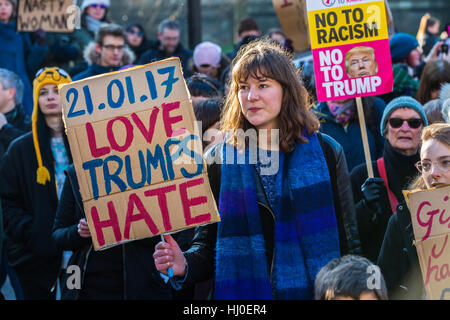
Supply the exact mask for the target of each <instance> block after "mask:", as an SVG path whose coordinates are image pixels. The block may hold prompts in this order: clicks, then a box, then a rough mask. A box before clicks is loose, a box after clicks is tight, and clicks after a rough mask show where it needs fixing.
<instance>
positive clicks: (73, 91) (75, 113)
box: [66, 88, 86, 118]
mask: <svg viewBox="0 0 450 320" xmlns="http://www.w3.org/2000/svg"><path fill="white" fill-rule="evenodd" d="M70 96H73V101H72V104H71V105H70V109H69V112H68V113H67V118H74V117H78V116H82V115H83V114H85V113H86V111H85V110H78V111H74V109H75V105H76V104H77V101H78V90H77V89H75V88H70V89H69V90H68V91H67V93H66V100H67V102H69V103H70Z"/></svg>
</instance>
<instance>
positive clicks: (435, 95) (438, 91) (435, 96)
mask: <svg viewBox="0 0 450 320" xmlns="http://www.w3.org/2000/svg"><path fill="white" fill-rule="evenodd" d="M440 95H441V88H439V89H435V90H431V92H430V100H434V99H439V96H440Z"/></svg>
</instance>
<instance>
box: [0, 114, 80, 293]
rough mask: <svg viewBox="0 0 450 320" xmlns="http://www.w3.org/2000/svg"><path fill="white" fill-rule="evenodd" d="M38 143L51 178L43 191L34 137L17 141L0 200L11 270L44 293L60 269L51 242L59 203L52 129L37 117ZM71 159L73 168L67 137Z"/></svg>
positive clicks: (1, 178)
mask: <svg viewBox="0 0 450 320" xmlns="http://www.w3.org/2000/svg"><path fill="white" fill-rule="evenodd" d="M37 132H38V141H39V146H40V150H41V155H42V161H43V165H44V166H45V167H46V168H47V169H48V171H49V173H50V181H48V182H47V183H46V184H45V185H42V184H39V183H37V181H36V180H37V174H36V172H37V168H38V163H37V159H36V152H35V148H34V144H33V134H32V132H29V133H26V134H24V135H22V136H20V137H19V138H17V139H15V140H14V141H13V142H12V143H11V145H10V146H9V148H8V150H7V152H6V154H5V155H4V158H3V161H2V165H1V169H0V196H1V197H2V209H3V216H4V227H5V232H6V235H7V237H8V241H7V250H8V261H9V264H10V265H11V266H12V267H13V268H17V269H20V270H22V271H24V272H30V274H31V273H33V274H35V277H36V279H39V281H40V283H41V285H42V286H43V287H47V288H51V287H52V286H53V284H54V283H55V281H56V279H57V275H58V272H59V270H60V266H61V251H59V250H58V249H57V248H56V244H55V242H54V240H53V238H52V227H53V220H54V218H55V213H56V207H57V205H58V197H57V190H56V181H55V167H54V162H55V161H54V159H53V152H52V150H51V147H50V140H51V136H50V129H49V128H48V127H47V124H46V123H45V120H44V118H43V115H42V113H41V112H40V111H39V112H38V120H37ZM63 137H64V144H65V147H66V153H67V157H68V158H69V162H70V163H71V162H72V159H71V154H70V149H69V144H68V142H67V137H66V136H65V135H63Z"/></svg>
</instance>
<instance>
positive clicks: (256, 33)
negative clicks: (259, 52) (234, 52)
mask: <svg viewBox="0 0 450 320" xmlns="http://www.w3.org/2000/svg"><path fill="white" fill-rule="evenodd" d="M260 35H261V32H259V31H258V30H246V31H242V32H241V33H240V34H239V35H238V40H239V41H241V40H242V39H244V38H245V37H247V36H255V37H259V36H260Z"/></svg>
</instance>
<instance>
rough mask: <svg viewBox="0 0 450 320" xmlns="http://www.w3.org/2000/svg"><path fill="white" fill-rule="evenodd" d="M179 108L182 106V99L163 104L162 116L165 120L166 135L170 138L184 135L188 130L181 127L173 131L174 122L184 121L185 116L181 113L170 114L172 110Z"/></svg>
mask: <svg viewBox="0 0 450 320" xmlns="http://www.w3.org/2000/svg"><path fill="white" fill-rule="evenodd" d="M179 108H180V101H177V102H173V103H163V104H162V111H163V113H162V117H163V122H164V129H165V130H166V136H167V137H168V138H171V137H176V136H179V135H182V134H183V133H184V132H185V131H186V129H185V128H181V129H178V130H176V131H173V128H172V125H173V124H175V123H177V122H180V121H183V117H182V116H181V115H178V116H175V117H171V116H170V114H169V113H170V112H171V111H172V110H176V109H179Z"/></svg>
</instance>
